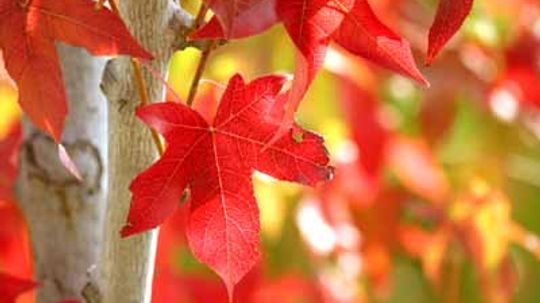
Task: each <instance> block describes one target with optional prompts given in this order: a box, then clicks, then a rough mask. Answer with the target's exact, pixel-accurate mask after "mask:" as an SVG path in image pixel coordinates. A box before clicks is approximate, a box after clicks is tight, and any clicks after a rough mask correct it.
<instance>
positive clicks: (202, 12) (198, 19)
mask: <svg viewBox="0 0 540 303" xmlns="http://www.w3.org/2000/svg"><path fill="white" fill-rule="evenodd" d="M209 8H210V7H209V6H208V4H206V2H205V1H201V7H200V8H199V12H198V13H197V17H196V18H195V22H194V23H193V27H192V31H194V30H196V29H198V28H199V26H201V25H202V23H203V22H204V18H205V17H206V13H208V9H209Z"/></svg>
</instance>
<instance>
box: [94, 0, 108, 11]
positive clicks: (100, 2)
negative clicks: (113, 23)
mask: <svg viewBox="0 0 540 303" xmlns="http://www.w3.org/2000/svg"><path fill="white" fill-rule="evenodd" d="M105 1H106V0H98V1H97V2H96V10H98V11H99V10H101V9H102V8H103V6H104V5H105Z"/></svg>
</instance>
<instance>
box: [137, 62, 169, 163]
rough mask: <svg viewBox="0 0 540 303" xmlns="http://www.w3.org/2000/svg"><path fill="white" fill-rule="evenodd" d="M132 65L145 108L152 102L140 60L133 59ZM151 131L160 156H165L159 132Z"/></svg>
mask: <svg viewBox="0 0 540 303" xmlns="http://www.w3.org/2000/svg"><path fill="white" fill-rule="evenodd" d="M131 64H132V66H133V76H134V77H135V82H136V83H137V89H138V90H139V97H140V99H141V105H142V106H145V105H148V104H150V100H149V99H148V93H147V91H146V83H145V82H144V78H143V76H142V71H141V64H140V63H139V60H137V59H135V58H132V59H131ZM150 131H151V132H152V139H153V140H154V144H155V145H156V148H157V149H158V151H159V154H160V155H163V153H165V147H164V146H163V142H162V141H161V138H160V136H159V134H158V132H157V131H156V130H155V129H153V128H150Z"/></svg>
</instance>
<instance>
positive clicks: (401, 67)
mask: <svg viewBox="0 0 540 303" xmlns="http://www.w3.org/2000/svg"><path fill="white" fill-rule="evenodd" d="M332 37H333V39H334V40H335V41H336V42H337V43H338V44H339V45H341V46H342V47H344V48H345V49H346V50H348V51H350V52H351V53H353V54H355V55H359V56H361V57H364V58H366V59H368V60H370V61H372V62H374V63H376V64H378V65H380V66H382V67H385V68H388V69H390V70H393V71H395V72H397V73H400V74H402V75H404V76H407V77H409V78H411V79H413V80H415V81H416V82H418V83H419V84H421V85H424V86H429V82H428V81H427V80H426V79H425V78H424V76H422V74H421V73H420V71H419V70H418V68H417V67H416V62H415V61H414V57H413V55H412V52H411V47H410V44H409V42H408V41H407V40H405V39H403V38H401V37H400V36H398V35H397V34H395V33H394V32H393V31H392V30H391V29H389V28H388V27H387V26H386V25H384V24H383V23H382V22H381V21H380V20H379V19H378V18H377V16H376V15H375V13H374V12H373V10H372V9H371V7H370V5H369V3H368V2H367V1H366V0H356V2H355V3H354V6H353V8H352V10H351V11H350V12H349V14H347V16H346V17H345V19H344V20H343V23H342V24H341V26H340V27H339V29H338V30H337V31H336V32H335V33H334V35H333V36H332Z"/></svg>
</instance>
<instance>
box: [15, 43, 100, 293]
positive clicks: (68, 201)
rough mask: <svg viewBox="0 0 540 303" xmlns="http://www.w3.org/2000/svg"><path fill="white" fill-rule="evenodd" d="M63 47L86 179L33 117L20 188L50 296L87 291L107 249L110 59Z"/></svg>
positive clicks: (73, 128) (71, 126) (71, 134)
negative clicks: (105, 91)
mask: <svg viewBox="0 0 540 303" xmlns="http://www.w3.org/2000/svg"><path fill="white" fill-rule="evenodd" d="M58 50H59V55H60V59H61V64H62V71H63V74H64V79H65V80H64V82H65V87H66V90H67V95H68V99H69V106H70V113H69V116H68V118H67V121H66V128H65V131H64V136H63V142H64V145H65V146H66V149H67V150H68V153H69V154H70V155H71V156H72V158H73V160H74V162H75V163H76V164H77V166H78V168H79V169H80V171H81V174H82V176H83V178H84V181H82V182H79V181H78V180H76V179H75V178H74V177H73V176H71V175H70V174H69V173H68V172H67V170H66V169H65V168H64V167H63V166H62V164H60V162H59V160H58V148H57V146H56V144H55V143H54V142H53V141H52V140H51V139H50V138H49V137H48V136H47V135H45V134H43V133H41V132H40V131H38V130H37V129H36V128H34V127H32V126H31V124H30V123H28V122H26V121H25V124H24V130H25V133H24V143H23V145H22V147H21V152H20V160H19V161H20V168H19V176H18V180H17V195H18V201H19V202H18V203H19V206H20V208H21V209H22V211H23V213H24V215H25V217H26V219H27V221H28V224H29V228H30V234H31V241H32V249H33V257H34V266H35V271H36V280H38V281H40V283H41V286H40V287H39V288H38V291H37V296H38V302H42V303H51V302H58V301H60V300H65V299H74V298H78V299H80V298H81V291H82V289H83V287H84V285H85V284H86V283H87V281H88V279H89V275H91V271H92V268H94V267H95V264H96V263H97V262H98V258H99V256H100V251H101V245H100V244H101V242H102V235H103V229H102V226H103V218H104V214H105V192H106V185H107V183H106V158H105V157H104V156H105V155H106V146H107V141H106V138H107V137H106V136H107V119H106V118H107V111H106V102H105V98H104V97H103V95H102V94H101V92H100V91H99V83H100V79H101V75H102V72H103V68H104V65H105V60H103V59H98V58H94V57H91V56H90V55H88V53H86V51H84V50H81V49H77V48H73V47H69V46H64V45H59V46H58Z"/></svg>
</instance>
